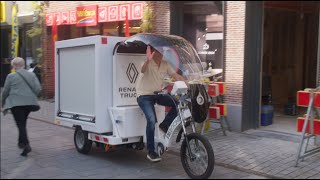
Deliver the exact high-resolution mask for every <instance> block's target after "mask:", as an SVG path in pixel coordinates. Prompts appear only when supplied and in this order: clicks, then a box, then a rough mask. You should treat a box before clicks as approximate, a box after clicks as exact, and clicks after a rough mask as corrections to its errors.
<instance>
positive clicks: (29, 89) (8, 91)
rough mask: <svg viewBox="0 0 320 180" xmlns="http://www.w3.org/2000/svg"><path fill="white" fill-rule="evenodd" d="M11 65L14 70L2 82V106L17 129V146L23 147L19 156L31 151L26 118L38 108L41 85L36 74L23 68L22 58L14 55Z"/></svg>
mask: <svg viewBox="0 0 320 180" xmlns="http://www.w3.org/2000/svg"><path fill="white" fill-rule="evenodd" d="M11 65H12V66H13V68H14V69H15V72H13V73H10V74H9V75H8V76H7V78H6V81H5V83H4V87H3V92H2V107H3V109H4V112H7V111H8V110H11V113H12V114H13V117H14V120H15V122H16V125H17V128H18V130H19V138H18V147H19V148H21V149H23V152H22V153H21V156H27V154H28V153H29V152H31V147H30V143H29V140H28V136H27V119H28V116H29V114H30V112H31V111H37V110H39V109H40V106H39V104H38V97H37V96H38V94H39V93H40V91H41V86H40V83H39V80H38V78H37V77H36V75H35V74H34V73H33V72H28V71H27V70H26V69H25V61H24V59H22V58H20V57H16V58H14V59H13V60H12V62H11ZM4 114H5V113H4Z"/></svg>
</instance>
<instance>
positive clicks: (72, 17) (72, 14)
mask: <svg viewBox="0 0 320 180" xmlns="http://www.w3.org/2000/svg"><path fill="white" fill-rule="evenodd" d="M69 16H70V24H76V23H77V17H76V11H70V12H69Z"/></svg>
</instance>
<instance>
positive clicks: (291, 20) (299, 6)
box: [260, 1, 319, 134]
mask: <svg viewBox="0 0 320 180" xmlns="http://www.w3.org/2000/svg"><path fill="white" fill-rule="evenodd" d="M318 36H319V3H318V2H315V1H309V2H308V1H279V2H276V1H267V2H265V3H264V24H263V50H262V53H263V54H262V62H263V63H262V77H261V79H262V90H261V111H263V109H264V108H265V107H266V106H269V107H272V109H273V112H274V113H273V118H272V124H270V125H269V123H267V124H268V125H265V123H263V122H262V121H265V119H263V118H262V117H261V124H264V126H260V127H261V128H263V129H266V130H273V131H282V132H286V133H290V134H297V132H296V120H297V117H299V116H303V115H304V114H305V113H306V110H307V109H306V108H299V107H297V106H296V100H297V99H296V98H297V97H296V94H297V91H300V90H304V89H305V88H315V87H316V86H317V66H318V60H317V56H318V38H319V37H318ZM261 124H260V125H261Z"/></svg>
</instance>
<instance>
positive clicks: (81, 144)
mask: <svg viewBox="0 0 320 180" xmlns="http://www.w3.org/2000/svg"><path fill="white" fill-rule="evenodd" d="M73 139H74V144H75V146H76V148H77V150H78V152H80V153H82V154H88V153H89V151H90V150H91V147H92V141H91V140H89V139H88V132H87V131H83V130H82V129H81V128H80V127H77V128H76V130H75V132H74V138H73Z"/></svg>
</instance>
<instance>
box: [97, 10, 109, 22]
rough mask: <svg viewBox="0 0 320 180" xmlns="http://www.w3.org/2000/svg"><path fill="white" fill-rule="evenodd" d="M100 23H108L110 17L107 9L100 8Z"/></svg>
mask: <svg viewBox="0 0 320 180" xmlns="http://www.w3.org/2000/svg"><path fill="white" fill-rule="evenodd" d="M98 12H99V15H98V22H107V20H108V17H107V7H99V8H98Z"/></svg>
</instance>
